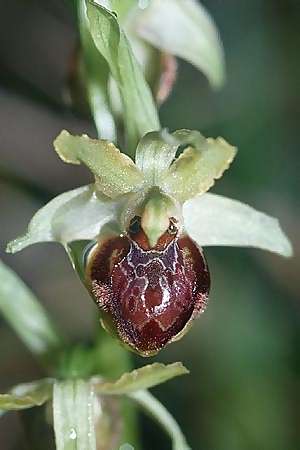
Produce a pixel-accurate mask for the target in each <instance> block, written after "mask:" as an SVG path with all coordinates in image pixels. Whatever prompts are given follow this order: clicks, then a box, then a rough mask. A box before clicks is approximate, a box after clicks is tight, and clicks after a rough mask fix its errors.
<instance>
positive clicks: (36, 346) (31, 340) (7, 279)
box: [0, 261, 62, 355]
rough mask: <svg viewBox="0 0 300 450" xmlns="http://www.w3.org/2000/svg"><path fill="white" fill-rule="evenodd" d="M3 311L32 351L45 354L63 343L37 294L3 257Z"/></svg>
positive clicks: (0, 265) (0, 288) (0, 277)
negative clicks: (5, 262)
mask: <svg viewBox="0 0 300 450" xmlns="http://www.w3.org/2000/svg"><path fill="white" fill-rule="evenodd" d="M0 313H1V314H2V315H3V316H4V318H5V319H6V320H7V322H8V323H9V324H10V326H11V327H12V328H13V329H14V331H15V332H16V334H17V335H18V336H19V337H20V339H21V340H22V341H23V342H24V343H25V345H26V346H27V347H28V348H29V349H30V350H31V352H32V353H35V354H37V355H43V354H46V353H48V352H50V351H51V350H53V349H56V348H58V347H60V346H61V345H62V342H61V338H60V337H59V335H58V333H57V331H56V330H55V327H54V326H53V324H52V323H51V322H50V319H49V318H48V316H47V313H46V311H45V310H44V308H43V307H42V306H41V304H40V303H39V302H38V300H37V298H36V297H35V295H34V294H33V293H32V292H31V291H30V289H29V288H28V287H27V286H26V285H25V284H24V283H23V281H22V280H21V279H20V278H19V277H18V276H17V275H16V274H15V273H14V272H13V271H12V270H11V269H10V268H8V267H7V266H5V265H4V264H3V262H1V261H0Z"/></svg>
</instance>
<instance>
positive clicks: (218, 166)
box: [161, 138, 236, 202]
mask: <svg viewBox="0 0 300 450" xmlns="http://www.w3.org/2000/svg"><path fill="white" fill-rule="evenodd" d="M235 154H236V148H235V147H232V146H231V145H229V144H228V143H227V142H226V141H225V140H224V139H222V138H217V139H212V138H208V139H206V140H204V141H203V142H202V143H201V144H200V143H199V145H198V146H197V147H188V148H186V149H185V151H184V152H183V153H182V154H181V155H180V156H179V158H177V159H176V160H175V161H174V162H173V164H172V165H171V166H170V168H169V170H168V172H167V173H166V176H165V177H164V179H163V181H162V183H161V187H162V188H163V190H164V191H165V192H166V193H168V194H170V195H173V196H174V197H175V198H176V199H177V200H179V201H181V202H184V201H186V200H188V199H190V198H192V197H195V196H196V195H198V194H203V193H204V192H206V191H207V190H208V189H210V188H211V187H212V186H213V184H214V182H215V179H218V178H220V177H221V176H222V175H223V172H224V171H225V170H226V169H228V167H229V165H230V163H231V162H232V160H233V159H234V157H235Z"/></svg>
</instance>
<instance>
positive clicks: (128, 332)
mask: <svg viewBox="0 0 300 450" xmlns="http://www.w3.org/2000/svg"><path fill="white" fill-rule="evenodd" d="M137 220H138V218H137ZM137 225H138V224H136V223H135V221H132V224H131V227H130V228H129V235H128V236H123V237H113V238H110V239H107V240H106V241H105V242H104V243H102V244H101V245H99V244H98V245H97V246H96V248H95V249H94V250H93V251H92V253H91V256H90V258H89V263H88V267H87V276H88V280H89V283H90V287H91V291H92V294H93V297H94V298H95V300H96V302H97V304H98V305H99V307H100V309H102V310H103V311H104V312H106V313H107V314H108V315H109V317H110V319H111V322H112V324H113V326H114V328H115V329H116V331H117V333H118V335H119V337H120V339H121V340H122V341H123V342H124V343H126V344H127V345H129V346H130V347H131V348H132V349H134V350H135V351H137V352H138V353H140V354H142V355H144V356H150V355H152V354H154V353H157V352H158V351H159V350H160V349H161V348H162V347H164V346H165V345H166V344H167V343H168V342H170V341H172V340H174V339H175V338H176V337H177V335H178V334H179V333H181V332H182V330H183V329H184V328H185V327H186V326H187V324H188V323H189V322H190V321H191V320H192V319H194V318H195V317H196V316H197V315H198V314H200V313H201V312H202V311H203V310H204V309H205V307H206V303H207V300H208V293H209V286H210V278H209V271H208V267H207V264H206V261H205V259H204V256H203V254H202V252H201V250H200V249H199V248H198V247H197V246H196V245H195V244H194V243H193V242H192V240H191V239H190V238H188V237H187V236H181V237H178V236H177V234H176V232H174V230H176V228H175V229H174V224H172V222H170V227H169V230H168V231H167V232H166V233H165V234H164V235H163V236H162V237H161V238H160V239H159V241H158V243H157V245H156V246H155V248H152V249H149V246H148V244H147V238H146V236H145V234H144V232H143V230H142V229H139V227H138V226H137Z"/></svg>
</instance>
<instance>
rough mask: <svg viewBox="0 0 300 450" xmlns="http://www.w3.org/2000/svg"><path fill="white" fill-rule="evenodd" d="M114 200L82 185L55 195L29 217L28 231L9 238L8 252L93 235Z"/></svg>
mask: <svg viewBox="0 0 300 450" xmlns="http://www.w3.org/2000/svg"><path fill="white" fill-rule="evenodd" d="M115 208H116V203H113V202H110V201H107V200H101V199H100V198H99V197H97V196H96V195H95V192H94V186H93V185H89V186H82V187H80V188H77V189H74V190H72V191H68V192H65V193H64V194H61V195H58V196H57V197H55V198H54V199H53V200H51V201H50V202H49V203H47V205H45V206H44V207H43V208H41V209H40V210H39V211H38V212H37V213H36V214H35V215H34V216H33V218H32V219H31V221H30V223H29V226H28V231H27V233H26V234H25V235H24V236H21V237H19V238H17V239H15V240H13V241H11V242H10V243H9V244H8V246H7V252H9V253H15V252H18V251H20V250H22V249H23V248H25V247H27V246H28V245H32V244H35V243H37V242H47V241H56V242H61V243H62V244H66V243H67V242H72V241H75V240H80V239H94V238H95V237H96V236H97V234H98V233H99V231H100V229H101V227H102V226H103V225H104V224H105V223H107V222H108V221H109V220H111V219H112V218H113V217H114V215H115Z"/></svg>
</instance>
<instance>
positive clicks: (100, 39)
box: [87, 2, 160, 154]
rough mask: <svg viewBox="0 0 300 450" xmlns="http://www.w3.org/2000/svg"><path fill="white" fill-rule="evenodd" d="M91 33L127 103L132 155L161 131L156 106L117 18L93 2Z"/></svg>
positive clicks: (126, 120) (125, 114)
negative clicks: (143, 139) (147, 137)
mask: <svg viewBox="0 0 300 450" xmlns="http://www.w3.org/2000/svg"><path fill="white" fill-rule="evenodd" d="M87 12H88V18H89V21H90V31H91V34H92V37H93V39H94V42H95V44H96V47H97V48H98V50H99V52H100V53H101V55H102V56H103V57H104V58H105V59H106V61H107V62H108V65H109V67H110V71H111V74H112V76H113V78H114V79H115V81H116V83H117V85H118V88H119V90H120V94H121V97H122V103H123V109H124V111H123V113H124V120H125V129H126V134H127V141H128V142H127V145H128V152H129V153H131V154H133V152H134V150H135V147H136V144H137V142H138V141H139V139H140V138H141V137H142V136H143V135H144V134H146V133H147V132H149V131H154V130H158V129H159V128H160V124H159V119H158V114H157V111H156V106H155V104H154V101H153V98H152V94H151V91H150V88H149V86H148V85H147V83H146V81H145V79H144V76H143V73H142V70H141V68H140V66H139V63H138V62H137V60H136V58H135V56H134V55H133V52H132V50H131V47H130V44H129V42H128V40H127V38H126V36H125V34H124V32H123V30H122V29H121V28H120V26H119V23H118V20H117V18H116V17H115V15H114V14H113V13H112V12H110V11H108V10H107V9H105V8H103V7H102V6H99V5H97V4H96V3H93V2H88V3H87Z"/></svg>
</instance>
